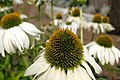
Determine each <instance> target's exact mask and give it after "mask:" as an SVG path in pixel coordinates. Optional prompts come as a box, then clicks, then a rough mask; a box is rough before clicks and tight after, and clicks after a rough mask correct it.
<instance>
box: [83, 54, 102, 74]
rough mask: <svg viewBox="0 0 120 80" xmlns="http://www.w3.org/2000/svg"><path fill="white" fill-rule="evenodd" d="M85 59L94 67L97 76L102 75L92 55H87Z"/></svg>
mask: <svg viewBox="0 0 120 80" xmlns="http://www.w3.org/2000/svg"><path fill="white" fill-rule="evenodd" d="M84 59H85V60H86V61H87V62H88V63H90V64H91V65H92V67H93V68H94V70H95V72H96V73H97V74H100V73H101V72H102V69H101V67H100V66H99V65H98V64H97V63H96V62H95V60H94V58H93V57H91V56H90V55H86V56H85V57H84Z"/></svg>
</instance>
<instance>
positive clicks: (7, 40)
mask: <svg viewBox="0 0 120 80" xmlns="http://www.w3.org/2000/svg"><path fill="white" fill-rule="evenodd" d="M10 35H11V29H8V30H6V32H5V34H4V41H3V42H4V47H5V50H6V51H7V53H11V52H12V53H15V52H16V50H15V47H14V46H13V44H12V42H11V39H10Z"/></svg>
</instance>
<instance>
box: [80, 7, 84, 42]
mask: <svg viewBox="0 0 120 80" xmlns="http://www.w3.org/2000/svg"><path fill="white" fill-rule="evenodd" d="M80 19H81V24H80V38H81V42H82V44H83V27H82V26H83V17H82V7H81V8H80Z"/></svg>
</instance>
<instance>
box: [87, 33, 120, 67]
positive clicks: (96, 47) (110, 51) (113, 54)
mask: <svg viewBox="0 0 120 80" xmlns="http://www.w3.org/2000/svg"><path fill="white" fill-rule="evenodd" d="M86 47H88V49H89V53H90V54H91V55H93V57H94V58H98V60H99V61H100V62H101V64H102V65H105V64H108V63H110V64H111V65H114V63H115V61H116V63H118V62H119V58H120V50H119V49H117V48H116V47H115V46H114V45H113V42H112V39H111V38H110V37H109V36H106V35H102V36H99V37H98V38H97V39H96V42H94V41H93V42H90V43H89V44H87V45H86Z"/></svg>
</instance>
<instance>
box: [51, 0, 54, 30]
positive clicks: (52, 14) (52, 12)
mask: <svg viewBox="0 0 120 80" xmlns="http://www.w3.org/2000/svg"><path fill="white" fill-rule="evenodd" d="M51 16H52V28H53V30H54V9H53V1H52V0H51Z"/></svg>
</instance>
